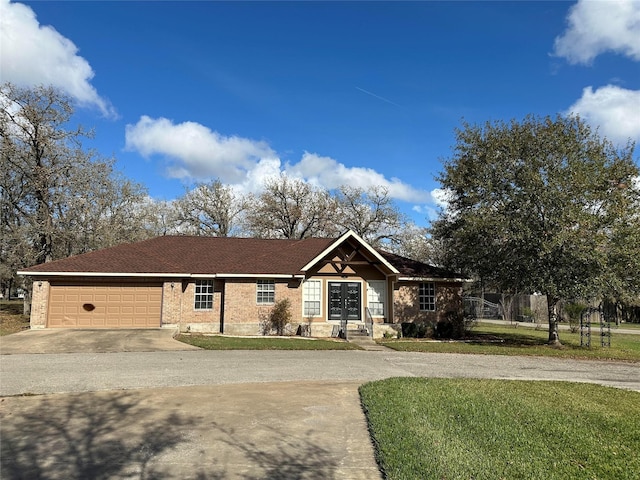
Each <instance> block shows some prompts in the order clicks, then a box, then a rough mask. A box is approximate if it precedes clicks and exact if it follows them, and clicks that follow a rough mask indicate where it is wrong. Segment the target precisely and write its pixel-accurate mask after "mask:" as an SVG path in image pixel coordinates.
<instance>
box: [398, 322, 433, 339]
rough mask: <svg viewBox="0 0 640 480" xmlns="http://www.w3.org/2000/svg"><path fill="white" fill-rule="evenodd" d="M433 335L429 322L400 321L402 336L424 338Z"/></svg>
mask: <svg viewBox="0 0 640 480" xmlns="http://www.w3.org/2000/svg"><path fill="white" fill-rule="evenodd" d="M432 335H433V326H432V325H431V324H430V323H424V322H420V323H413V322H403V323H402V336H403V337H405V338H425V337H430V336H432Z"/></svg>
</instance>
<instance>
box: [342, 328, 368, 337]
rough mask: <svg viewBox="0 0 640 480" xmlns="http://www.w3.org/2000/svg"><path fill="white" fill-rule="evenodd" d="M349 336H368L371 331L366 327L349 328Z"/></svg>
mask: <svg viewBox="0 0 640 480" xmlns="http://www.w3.org/2000/svg"><path fill="white" fill-rule="evenodd" d="M347 336H348V337H349V338H351V337H368V336H369V332H367V329H366V328H364V327H356V328H347Z"/></svg>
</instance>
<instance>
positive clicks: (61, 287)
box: [18, 231, 463, 337]
mask: <svg viewBox="0 0 640 480" xmlns="http://www.w3.org/2000/svg"><path fill="white" fill-rule="evenodd" d="M18 273H20V274H21V275H26V276H29V277H31V278H32V280H33V290H32V292H33V293H32V309H31V328H159V327H171V328H179V329H180V330H181V331H191V332H209V333H224V334H230V335H257V334H260V332H261V328H260V324H261V321H263V320H264V318H265V317H266V316H267V315H268V313H269V311H270V310H271V308H272V307H273V305H274V303H275V302H277V301H278V300H282V299H285V298H287V299H289V301H290V305H291V313H292V317H293V324H292V330H293V331H295V329H296V328H297V327H298V326H300V325H304V326H308V327H309V329H310V331H311V335H313V336H318V337H324V336H331V335H332V334H335V333H336V331H337V330H336V326H338V325H340V324H341V322H347V324H349V325H352V324H355V325H359V324H363V323H364V322H365V320H366V319H370V320H372V321H373V323H374V334H375V335H376V336H381V335H382V334H383V333H384V332H385V331H389V330H397V329H398V327H399V324H400V323H402V322H436V321H438V320H440V319H442V318H443V317H444V316H445V315H447V314H448V313H449V312H459V311H460V310H461V308H462V300H461V292H462V282H463V280H462V279H461V278H458V277H459V276H458V275H455V274H453V273H451V272H447V271H445V270H442V269H439V268H436V267H432V266H430V265H427V264H424V263H421V262H417V261H413V260H410V259H407V258H404V257H401V256H398V255H395V254H391V253H388V252H384V251H378V250H375V249H374V248H372V247H371V246H370V245H368V244H367V243H366V242H365V241H364V240H363V239H362V238H360V237H359V236H358V235H356V234H355V233H354V232H352V231H348V232H346V233H345V234H343V235H342V236H340V237H339V238H335V239H318V238H309V239H303V240H276V239H255V238H218V237H189V236H165V237H158V238H154V239H150V240H145V241H142V242H136V243H131V244H125V245H119V246H116V247H112V248H107V249H103V250H98V251H95V252H91V253H87V254H83V255H77V256H73V257H69V258H66V259H62V260H58V261H54V262H50V263H46V264H41V265H36V266H34V267H31V268H28V269H25V270H22V271H20V272H18Z"/></svg>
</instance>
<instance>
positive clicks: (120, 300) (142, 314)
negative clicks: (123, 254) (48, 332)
mask: <svg viewBox="0 0 640 480" xmlns="http://www.w3.org/2000/svg"><path fill="white" fill-rule="evenodd" d="M161 314H162V286H161V285H149V284H117V285H86V284H84V285H52V286H51V289H50V292H49V308H48V322H47V327H50V328H159V327H160V318H161Z"/></svg>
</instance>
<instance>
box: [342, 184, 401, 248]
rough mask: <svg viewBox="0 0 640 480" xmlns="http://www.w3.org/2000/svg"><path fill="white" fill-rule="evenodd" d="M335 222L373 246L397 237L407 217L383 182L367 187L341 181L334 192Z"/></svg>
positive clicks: (393, 240)
mask: <svg viewBox="0 0 640 480" xmlns="http://www.w3.org/2000/svg"><path fill="white" fill-rule="evenodd" d="M336 200H337V204H338V213H337V215H336V223H337V225H338V226H339V227H341V228H342V229H343V230H347V229H351V230H353V231H354V232H355V233H357V234H358V235H360V236H361V237H362V238H363V239H365V240H366V241H367V242H369V243H370V244H371V245H373V246H376V247H378V246H381V245H383V244H385V243H394V242H397V241H398V240H399V237H400V234H401V232H402V230H403V229H404V228H405V226H406V224H407V221H406V219H405V218H404V216H403V215H402V214H401V213H400V211H399V210H398V208H397V207H396V206H395V205H394V203H393V200H392V199H391V197H390V196H389V190H388V189H387V188H386V187H383V186H379V185H378V186H372V187H369V188H368V189H366V190H365V189H363V188H360V187H352V186H349V185H342V186H341V187H340V188H339V189H338V191H337V192H336Z"/></svg>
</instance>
